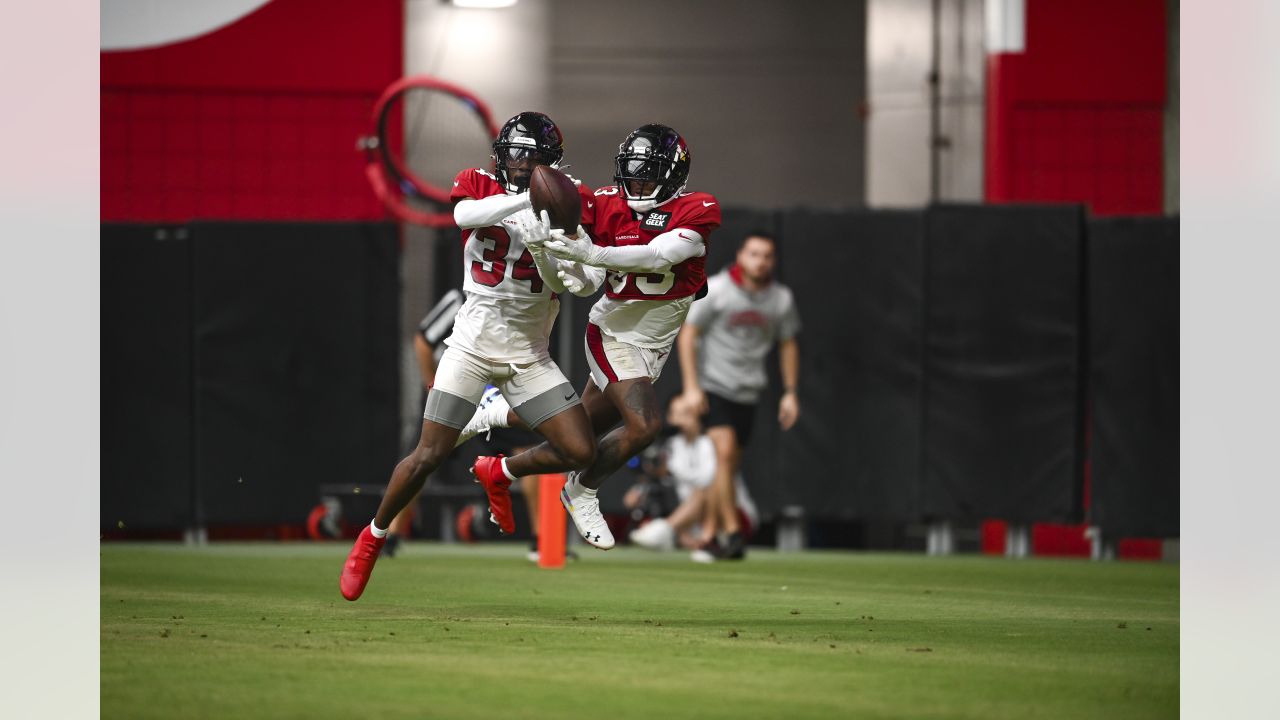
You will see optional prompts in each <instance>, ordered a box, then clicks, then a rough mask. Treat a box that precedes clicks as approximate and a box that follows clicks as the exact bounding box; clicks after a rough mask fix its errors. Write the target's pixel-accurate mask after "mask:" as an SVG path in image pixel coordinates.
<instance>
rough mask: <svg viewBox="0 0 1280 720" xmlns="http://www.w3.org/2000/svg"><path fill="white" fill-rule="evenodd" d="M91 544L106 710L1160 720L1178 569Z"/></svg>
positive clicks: (1172, 710) (1169, 694) (770, 556)
mask: <svg viewBox="0 0 1280 720" xmlns="http://www.w3.org/2000/svg"><path fill="white" fill-rule="evenodd" d="M348 549H349V545H348V544H347V543H333V544H316V545H310V544H301V543H299V544H215V545H212V546H209V547H205V548H194V549H192V548H184V547H181V546H174V545H125V544H105V545H103V548H102V565H101V601H102V606H101V610H102V611H101V708H102V717H104V718H150V717H154V718H171V717H185V718H233V717H239V718H260V717H261V718H267V717H291V718H303V717H306V718H327V717H371V718H373V717H376V718H379V720H385V719H388V718H402V717H403V718H472V717H475V718H495V717H499V718H542V717H548V718H549V717H559V718H563V717H590V718H601V719H605V718H609V719H612V718H655V717H657V718H686V717H697V718H743V717H767V718H807V717H858V718H917V717H919V718H983V719H984V720H989V719H992V718H1027V717H1042V718H1076V717H1079V718H1109V717H1114V718H1126V719H1133V718H1166V717H1177V714H1178V568H1177V566H1175V565H1167V564H1150V563H1091V562H1087V561H1076V560H1016V561H1015V560H1004V559H999V558H983V557H952V558H926V557H921V556H918V555H908V554H865V553H845V552H806V553H800V554H777V553H773V552H762V551H755V552H752V553H751V554H750V555H749V556H748V559H747V560H746V561H745V562H740V563H727V562H726V563H719V564H716V565H712V566H703V565H697V564H694V563H691V562H689V560H688V558H687V555H684V554H666V555H658V554H652V553H647V552H644V551H641V550H637V549H632V548H618V549H615V550H612V551H610V552H608V553H603V552H599V551H596V550H593V549H591V548H579V552H582V553H583V559H582V560H580V561H577V562H574V561H570V563H569V565H568V566H567V567H566V568H565V569H564V570H558V571H554V570H540V569H538V568H537V567H536V566H534V565H533V564H531V563H529V562H528V561H527V560H526V559H525V558H524V551H523V548H522V547H519V546H517V545H515V544H513V543H507V544H503V543H495V544H491V545H486V546H456V545H455V546H445V545H437V544H429V543H415V544H413V545H411V546H410V547H408V548H406V549H404V550H402V552H401V553H400V554H399V555H398V556H397V557H395V558H392V559H383V560H381V561H380V562H379V564H378V567H377V569H376V570H375V572H374V575H373V579H372V580H371V582H370V583H369V587H368V589H367V590H366V592H365V595H364V597H363V598H361V599H360V600H359V601H357V602H354V603H349V602H347V601H345V600H343V599H342V597H341V595H339V594H338V574H339V571H340V569H341V566H342V562H343V560H344V559H345V556H346V553H347V550H348Z"/></svg>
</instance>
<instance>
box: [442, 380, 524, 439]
mask: <svg viewBox="0 0 1280 720" xmlns="http://www.w3.org/2000/svg"><path fill="white" fill-rule="evenodd" d="M510 409H511V405H510V404H508V403H507V399H506V398H505V397H503V395H502V391H500V390H498V388H489V389H488V390H485V391H484V395H481V396H480V404H479V405H477V406H476V413H475V414H474V415H472V416H471V419H470V420H468V421H467V424H466V426H465V427H463V428H462V432H461V433H459V434H458V440H457V442H455V443H454V444H453V446H454V447H458V446H459V445H461V444H462V443H464V442H466V441H468V440H470V439H471V438H473V437H475V436H477V435H479V434H480V433H486V439H487V437H488V436H487V433H488V432H489V431H490V430H492V429H494V428H504V427H508V423H507V411H509V410H510Z"/></svg>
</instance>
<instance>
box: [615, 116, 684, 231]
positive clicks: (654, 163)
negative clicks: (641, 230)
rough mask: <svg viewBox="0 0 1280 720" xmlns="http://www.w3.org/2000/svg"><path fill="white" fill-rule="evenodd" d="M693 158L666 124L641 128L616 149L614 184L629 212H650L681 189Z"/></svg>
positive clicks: (681, 139) (653, 124)
mask: <svg viewBox="0 0 1280 720" xmlns="http://www.w3.org/2000/svg"><path fill="white" fill-rule="evenodd" d="M692 159H693V158H692V156H691V155H690V154H689V146H688V145H687V144H686V143H685V141H684V138H682V137H680V133H678V132H676V131H675V130H672V129H671V128H669V127H667V126H666V125H658V124H655V123H650V124H648V125H641V126H640V127H638V128H636V129H635V130H633V131H632V132H631V134H630V135H628V136H627V139H626V140H623V141H622V144H621V145H619V146H618V155H617V156H616V157H615V158H614V160H613V162H614V173H613V181H614V182H615V183H617V184H618V188H619V189H621V190H622V192H623V194H624V195H625V196H626V198H627V204H628V205H630V206H631V209H633V210H635V211H637V212H644V211H646V210H652V209H653V208H655V207H657V206H659V205H661V204H663V203H665V202H666V201H668V200H670V199H671V198H673V197H675V196H676V195H678V194H680V191H681V190H683V189H684V185H685V183H686V182H687V181H688V180H689V165H690V163H691V162H692Z"/></svg>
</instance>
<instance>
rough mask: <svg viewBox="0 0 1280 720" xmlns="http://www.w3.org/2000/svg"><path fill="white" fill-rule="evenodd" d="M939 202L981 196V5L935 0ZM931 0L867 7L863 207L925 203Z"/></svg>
mask: <svg viewBox="0 0 1280 720" xmlns="http://www.w3.org/2000/svg"><path fill="white" fill-rule="evenodd" d="M939 6H940V20H941V28H940V30H941V41H940V53H939V57H940V60H939V65H940V68H941V79H940V82H941V118H940V122H941V128H940V130H941V135H942V137H943V139H944V140H943V142H944V145H943V148H942V151H941V153H940V157H939V166H938V174H939V178H938V180H939V199H941V200H956V201H966V200H967V201H980V200H981V199H982V140H983V107H984V106H983V77H984V62H985V52H984V50H983V43H982V39H983V35H982V28H983V3H982V2H981V0H941V2H940V3H939ZM932 14H933V9H932V2H931V0H870V1H869V3H868V5H867V89H868V98H869V117H868V119H867V166H866V174H867V181H866V188H867V190H866V192H867V204H869V205H871V206H877V207H885V206H919V205H923V204H925V203H927V202H928V201H929V194H930V177H929V173H930V170H929V166H930V160H929V122H930V118H929V112H930V110H929V72H930V69H931V64H932V59H933V28H932Z"/></svg>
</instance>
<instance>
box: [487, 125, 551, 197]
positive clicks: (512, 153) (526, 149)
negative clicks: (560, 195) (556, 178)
mask: <svg viewBox="0 0 1280 720" xmlns="http://www.w3.org/2000/svg"><path fill="white" fill-rule="evenodd" d="M563 143H564V140H563V138H562V136H561V134H560V129H559V128H557V127H556V125H555V123H554V122H552V121H551V118H549V117H547V116H546V115H543V114H542V113H536V112H523V113H520V114H519V115H516V116H515V117H513V118H511V119H510V120H508V121H507V123H506V124H505V125H503V126H502V130H501V131H500V132H499V133H498V138H497V140H495V141H494V143H493V164H494V170H495V172H496V174H497V176H498V182H500V183H502V186H503V188H505V189H506V191H507V192H509V193H520V192H524V191H526V190H528V189H529V179H530V178H531V177H532V176H533V169H534V168H536V167H537V166H539V165H549V166H550V167H553V168H557V169H558V168H559V167H560V160H561V158H562V157H564V145H563Z"/></svg>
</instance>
